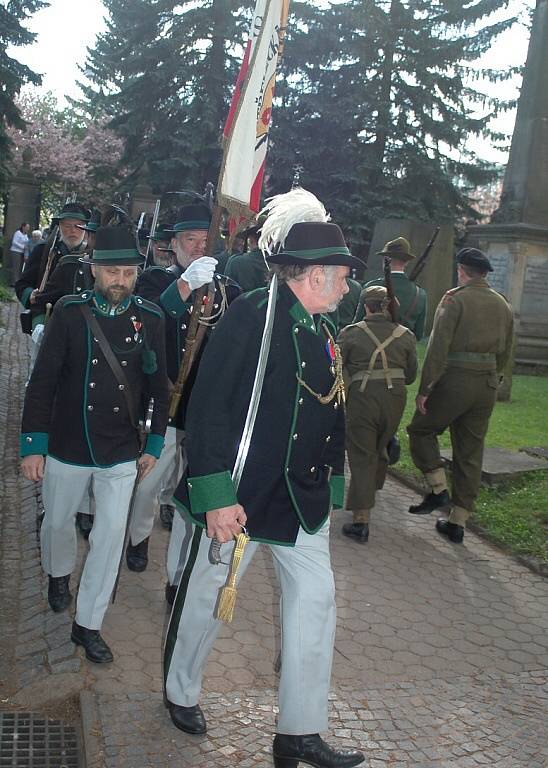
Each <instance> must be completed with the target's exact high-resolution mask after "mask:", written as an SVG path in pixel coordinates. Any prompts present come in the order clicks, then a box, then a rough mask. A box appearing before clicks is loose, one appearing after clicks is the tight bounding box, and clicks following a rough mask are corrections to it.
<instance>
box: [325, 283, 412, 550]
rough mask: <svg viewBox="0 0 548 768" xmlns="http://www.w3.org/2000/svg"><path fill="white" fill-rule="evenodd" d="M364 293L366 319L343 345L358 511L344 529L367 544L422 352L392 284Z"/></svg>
mask: <svg viewBox="0 0 548 768" xmlns="http://www.w3.org/2000/svg"><path fill="white" fill-rule="evenodd" d="M362 295H363V300H364V306H365V322H364V321H361V322H359V323H356V324H355V325H349V326H347V327H346V328H345V329H344V330H343V331H341V334H340V336H339V345H340V348H341V353H342V358H343V371H344V377H345V383H346V387H347V392H348V397H347V410H346V449H347V452H348V462H349V464H350V472H351V479H350V488H349V491H348V498H347V500H346V506H347V508H349V509H352V510H353V522H352V523H346V524H345V525H344V526H343V529H342V530H343V533H344V534H345V535H346V536H350V537H351V538H354V539H357V540H358V541H360V542H361V543H363V544H364V543H365V542H366V541H367V540H368V538H369V518H370V514H371V510H372V509H373V507H374V506H375V490H376V489H377V490H378V489H380V488H382V487H383V485H384V481H385V478H386V470H387V467H388V454H387V450H386V448H387V445H388V443H389V441H390V439H391V438H392V437H393V435H395V434H396V430H397V429H398V426H399V423H400V420H401V417H402V415H403V411H404V408H405V403H406V399H407V393H406V390H405V385H406V384H411V383H412V382H413V381H414V380H415V377H416V375H417V354H416V340H415V336H414V335H413V334H412V333H411V331H409V330H408V329H407V328H405V327H404V326H403V325H398V324H397V323H393V322H392V320H391V319H390V315H389V313H388V311H387V306H388V297H387V292H386V288H385V287H384V286H371V287H369V288H366V289H365V291H364V292H363V294H362Z"/></svg>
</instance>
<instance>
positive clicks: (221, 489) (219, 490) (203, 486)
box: [187, 470, 238, 515]
mask: <svg viewBox="0 0 548 768" xmlns="http://www.w3.org/2000/svg"><path fill="white" fill-rule="evenodd" d="M187 486H188V496H189V499H190V508H191V510H192V514H193V515H203V514H205V513H206V512H209V510H210V509H220V508H221V507H230V506H232V505H233V504H237V503H238V499H237V498H236V491H235V490H234V484H233V482H232V478H231V476H230V472H229V471H228V470H226V471H225V472H216V473H215V474H213V475H201V476H200V477H189V478H188V480H187Z"/></svg>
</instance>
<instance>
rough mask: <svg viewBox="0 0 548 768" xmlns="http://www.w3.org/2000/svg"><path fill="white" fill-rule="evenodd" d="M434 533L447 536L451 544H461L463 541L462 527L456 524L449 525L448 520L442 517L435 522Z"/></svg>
mask: <svg viewBox="0 0 548 768" xmlns="http://www.w3.org/2000/svg"><path fill="white" fill-rule="evenodd" d="M436 531H438V532H439V533H443V535H444V536H447V538H448V539H449V541H452V542H453V544H462V540H463V539H464V528H463V526H462V525H457V524H456V523H450V522H449V520H446V519H445V518H444V517H440V518H439V520H437V521H436Z"/></svg>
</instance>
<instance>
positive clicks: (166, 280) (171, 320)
mask: <svg viewBox="0 0 548 768" xmlns="http://www.w3.org/2000/svg"><path fill="white" fill-rule="evenodd" d="M183 271H184V270H183V269H182V268H181V267H180V266H179V265H178V264H175V265H174V266H172V267H168V268H167V269H165V268H164V267H150V268H149V269H146V270H145V271H144V272H143V273H142V275H141V276H140V277H139V279H138V281H137V286H136V291H137V293H138V294H139V295H140V296H143V297H144V298H146V299H148V300H149V301H153V302H154V303H155V304H157V305H158V306H159V307H160V308H161V309H162V310H163V313H164V316H165V334H166V339H165V345H166V361H167V375H168V377H169V379H170V381H171V382H172V383H175V381H176V380H177V375H178V373H179V368H180V365H181V361H182V359H183V354H184V351H185V345H186V332H187V329H188V324H189V320H190V310H191V309H192V304H193V301H194V294H191V295H190V297H189V299H188V301H186V302H185V301H183V300H182V298H181V294H180V293H179V288H178V286H177V280H178V279H179V277H181V275H182V274H183ZM214 280H215V285H216V291H215V298H214V302H213V310H212V312H211V319H212V320H213V318H214V316H215V315H216V314H217V313H218V312H219V311H220V309H221V307H222V306H223V302H224V301H226V302H227V303H228V304H230V302H231V301H233V300H234V299H235V298H236V297H237V296H239V295H240V293H241V290H240V288H239V287H238V286H237V285H236V284H235V283H234V282H233V281H232V280H230V279H229V278H228V277H224V276H223V275H215V277H214ZM213 328H214V324H212V326H211V327H210V328H208V330H207V331H206V335H205V338H204V340H203V343H202V346H201V348H200V351H199V352H198V354H197V355H196V357H195V359H194V362H193V365H192V368H191V370H190V374H189V377H188V381H187V383H186V384H185V388H184V391H183V397H182V398H181V404H180V406H179V409H178V411H177V414H176V416H175V419H174V424H173V425H172V426H176V427H177V428H179V429H183V427H184V422H185V414H186V409H187V405H188V400H189V397H190V393H191V391H192V387H193V385H194V380H195V378H196V373H197V371H198V366H199V364H200V360H201V357H202V354H203V351H204V349H205V347H206V344H207V340H208V337H209V335H210V334H211V332H212V330H213Z"/></svg>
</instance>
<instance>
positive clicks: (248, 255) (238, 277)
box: [224, 224, 268, 292]
mask: <svg viewBox="0 0 548 768" xmlns="http://www.w3.org/2000/svg"><path fill="white" fill-rule="evenodd" d="M260 229H261V226H260V224H256V225H254V226H253V227H249V229H246V230H245V231H244V232H242V235H244V236H245V238H246V243H247V250H246V251H244V252H243V253H235V254H234V255H233V256H231V257H230V259H229V260H228V263H227V265H226V269H225V271H224V274H225V275H227V277H231V278H232V279H233V280H234V282H236V283H238V285H239V286H240V288H241V289H242V291H244V292H246V291H254V290H255V289H256V288H264V287H265V285H266V284H267V282H268V267H267V266H266V262H265V260H264V256H263V254H262V252H261V251H260V249H259V246H258V242H259V232H260Z"/></svg>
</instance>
